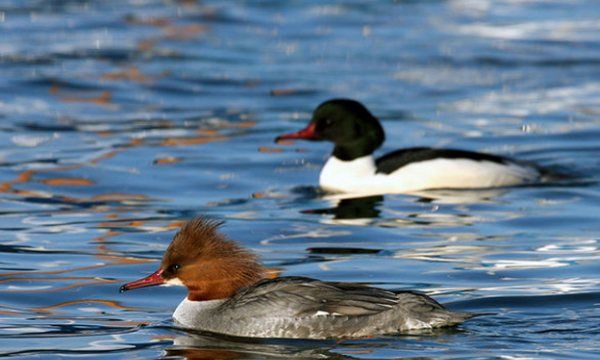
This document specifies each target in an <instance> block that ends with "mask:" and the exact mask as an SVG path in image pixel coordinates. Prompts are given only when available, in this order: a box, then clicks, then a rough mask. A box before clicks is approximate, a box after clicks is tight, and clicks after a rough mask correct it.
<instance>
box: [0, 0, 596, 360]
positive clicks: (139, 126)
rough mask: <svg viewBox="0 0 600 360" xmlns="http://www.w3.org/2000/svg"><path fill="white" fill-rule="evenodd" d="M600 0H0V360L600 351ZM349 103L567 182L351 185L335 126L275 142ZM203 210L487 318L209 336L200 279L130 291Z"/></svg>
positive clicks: (390, 131)
mask: <svg viewBox="0 0 600 360" xmlns="http://www.w3.org/2000/svg"><path fill="white" fill-rule="evenodd" d="M599 18H600V3H599V2H597V1H595V0H574V1H564V2H561V1H551V0H547V1H545V0H498V1H492V0H481V1H469V0H447V1H435V0H434V1H211V0H206V1H193V0H179V1H176V0H170V1H159V0H108V1H91V0H87V1H75V0H70V1H68V0H61V1H58V0H56V1H42V0H3V1H0V34H1V38H0V356H2V357H12V358H18V359H28V358H44V359H46V358H48V359H54V358H74V357H93V358H106V359H115V358H127V359H131V358H137V359H146V358H160V357H168V358H189V359H200V358H202V359H208V358H217V359H233V358H273V359H275V358H336V359H345V358H365V359H366V358H369V359H371V358H373V359H375V358H377V359H380V358H403V357H408V358H506V359H525V358H528V359H529V358H563V359H574V358H582V359H585V358H587V359H597V358H598V357H599V356H600V276H599V274H600V265H599V264H600V262H599V260H600V244H599V241H600V235H599V234H600V222H599V219H600V207H599V204H600V202H599V200H600V186H599V185H598V174H599V173H600V171H599V170H600V160H599V159H600V157H599V156H598V154H599V153H600V143H599V139H600V96H599V95H600V21H598V19H599ZM333 97H348V98H354V99H357V100H360V101H361V102H363V103H365V104H366V105H367V106H368V107H369V108H370V109H371V110H372V112H373V113H374V114H375V115H376V116H377V117H379V118H380V119H381V120H382V122H383V125H384V127H385V129H386V132H387V141H386V143H385V145H384V146H383V149H382V150H381V151H380V152H379V153H383V152H385V151H389V150H392V149H395V148H398V147H402V146H437V147H453V148H462V149H468V150H475V151H484V152H491V153H496V154H501V155H507V156H512V157H515V158H519V159H522V160H524V161H531V162H536V163H539V164H540V165H542V166H544V167H548V168H550V169H553V170H555V171H558V172H562V173H565V174H569V175H570V176H569V177H568V179H565V180H564V181H560V182H558V183H552V184H545V185H543V186H526V187H517V188H510V189H498V190H489V191H463V192H456V191H455V192H449V191H436V192H428V193H424V194H411V195H385V196H378V197H370V198H360V199H344V200H339V199H335V198H331V197H330V196H327V195H324V194H322V193H320V192H319V191H318V188H317V187H316V184H317V181H318V173H319V169H320V167H321V165H322V164H323V161H324V159H325V158H326V156H327V155H328V153H329V152H330V151H331V144H327V143H302V142H295V143H293V144H288V145H287V146H283V145H276V144H274V143H273V139H274V138H275V137H276V136H277V135H279V134H281V133H285V132H290V131H294V130H298V129H300V128H302V127H303V126H304V125H305V124H306V122H307V121H308V119H309V118H310V114H311V111H312V110H313V109H314V108H315V107H316V106H317V105H318V104H319V103H320V102H322V101H324V100H327V99H329V98H333ZM198 214H204V215H207V216H210V217H212V218H217V219H223V220H225V221H226V225H225V226H224V227H223V231H224V232H225V233H227V234H228V235H229V236H230V237H231V238H233V239H236V240H238V241H240V242H241V243H242V244H243V245H244V246H246V247H248V248H250V249H252V250H253V251H255V252H257V253H258V254H259V255H260V256H261V259H262V261H264V263H265V264H266V265H267V266H269V267H273V268H277V269H280V270H281V272H282V274H284V275H302V276H310V277H316V278H320V279H324V280H335V281H359V282H365V283H368V284H372V285H376V286H381V287H385V288H389V289H416V290H421V291H424V292H426V293H427V294H429V295H432V296H434V297H435V298H436V299H438V300H439V301H441V302H444V303H449V306H450V307H451V308H453V309H456V310H463V311H473V312H483V313H489V314H488V315H486V316H481V317H478V318H476V319H473V320H471V321H469V322H467V323H465V324H463V325H461V326H459V327H457V328H454V329H445V330H440V331H435V332H431V333H424V334H411V335H402V336H385V337H377V338H371V339H362V340H351V341H350V340H346V341H288V340H256V339H254V340H252V339H239V338H230V337H225V336H217V335H214V334H207V333H197V332H187V331H184V330H181V329H177V328H176V327H175V326H174V324H173V322H172V321H171V319H170V317H171V314H172V312H173V310H174V308H175V307H176V306H177V304H178V303H179V301H180V300H181V299H182V298H183V297H184V296H185V289H183V288H176V287H168V288H165V287H157V288H149V289H142V290H138V291H135V292H129V293H125V294H119V293H118V289H119V286H120V285H121V284H123V283H125V282H128V281H132V280H134V279H137V278H140V277H142V276H145V275H147V274H149V273H151V272H152V271H154V270H155V269H156V268H157V266H158V261H159V260H160V258H161V256H162V253H163V252H164V250H165V249H166V247H167V245H168V244H169V242H170V240H171V237H172V236H173V234H174V233H175V231H176V229H177V228H178V227H179V226H180V225H181V223H182V221H184V220H187V219H190V218H192V217H193V216H195V215H198Z"/></svg>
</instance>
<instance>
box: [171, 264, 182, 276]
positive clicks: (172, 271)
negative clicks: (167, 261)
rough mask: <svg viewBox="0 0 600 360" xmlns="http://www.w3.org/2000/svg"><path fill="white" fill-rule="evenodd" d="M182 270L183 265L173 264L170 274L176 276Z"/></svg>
mask: <svg viewBox="0 0 600 360" xmlns="http://www.w3.org/2000/svg"><path fill="white" fill-rule="evenodd" d="M180 268H181V265H179V264H173V265H171V266H169V272H170V273H173V274H175V273H176V272H177V270H179V269H180Z"/></svg>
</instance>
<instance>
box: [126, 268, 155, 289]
mask: <svg viewBox="0 0 600 360" xmlns="http://www.w3.org/2000/svg"><path fill="white" fill-rule="evenodd" d="M162 273H163V269H158V270H156V271H155V272H154V273H152V274H150V275H148V276H146V277H145V278H143V279H139V280H136V281H132V282H130V283H127V284H125V285H123V286H121V288H120V289H119V291H120V292H124V291H127V290H133V289H139V288H144V287H148V286H156V285H161V284H164V283H165V282H166V280H165V279H163V277H162Z"/></svg>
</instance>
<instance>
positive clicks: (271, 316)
mask: <svg viewBox="0 0 600 360" xmlns="http://www.w3.org/2000/svg"><path fill="white" fill-rule="evenodd" d="M472 316H473V315H472V314H469V313H458V312H452V311H449V310H447V309H445V308H444V307H443V306H442V305H440V304H439V303H438V302H436V301H435V300H433V299H432V298H430V297H428V296H427V295H424V294H419V293H415V292H412V291H399V292H392V291H388V290H384V289H379V288H373V287H368V286H364V285H361V284H354V283H336V282H324V281H319V280H314V279H309V278H303V277H281V278H277V279H274V280H263V281H260V282H259V283H257V284H255V285H253V286H251V287H248V288H246V289H242V290H240V291H238V292H237V293H236V294H235V295H234V296H232V297H231V298H229V299H226V300H213V301H189V300H187V299H185V300H184V301H183V302H182V303H181V304H180V305H179V307H178V308H177V310H176V311H175V313H174V314H173V317H174V319H175V321H176V322H177V323H178V324H179V325H181V326H183V327H186V328H193V329H197V330H206V331H211V332H216V333H223V334H229V335H235V336H245V337H262V338H304V339H326V338H358V337H367V336H374V335H383V334H395V333H402V332H407V331H410V330H416V329H430V328H436V327H443V326H452V325H456V324H459V323H461V322H463V321H464V320H466V319H469V318H470V317H472Z"/></svg>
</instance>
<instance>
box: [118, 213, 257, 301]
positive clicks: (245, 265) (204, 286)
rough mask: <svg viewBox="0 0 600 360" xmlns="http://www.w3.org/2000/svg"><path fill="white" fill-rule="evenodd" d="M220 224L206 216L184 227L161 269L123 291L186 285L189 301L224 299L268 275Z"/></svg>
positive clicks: (170, 248)
mask: <svg viewBox="0 0 600 360" xmlns="http://www.w3.org/2000/svg"><path fill="white" fill-rule="evenodd" d="M221 224H222V222H220V221H215V220H209V219H206V218H204V217H198V218H195V219H193V220H191V221H189V222H187V223H186V224H184V225H183V226H182V227H181V229H180V230H179V232H178V233H177V234H176V235H175V237H174V238H173V241H172V242H171V244H170V245H169V247H168V248H167V251H166V252H165V254H164V256H163V259H162V262H161V266H160V268H159V269H158V270H157V271H156V272H154V273H153V274H151V275H149V276H148V277H146V278H144V279H140V280H138V281H134V282H131V283H128V284H126V285H123V286H122V287H121V291H126V290H131V289H136V288H140V287H146V286H153V285H161V284H172V285H185V286H186V287H187V288H188V290H189V293H188V299H189V300H194V301H204V300H214V299H224V298H228V297H230V296H232V295H233V294H234V293H235V292H236V291H237V290H239V289H240V288H243V287H246V286H249V285H252V284H254V283H256V282H257V281H259V280H260V279H262V278H264V277H265V276H266V271H265V269H264V268H263V267H262V266H261V265H260V263H259V262H258V259H257V258H256V256H255V255H254V254H252V253H250V252H248V251H247V250H245V249H244V248H242V247H241V246H240V245H238V244H237V243H236V242H234V241H232V240H230V239H228V238H227V237H226V236H225V235H223V234H221V233H219V232H218V228H219V226H220V225H221Z"/></svg>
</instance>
